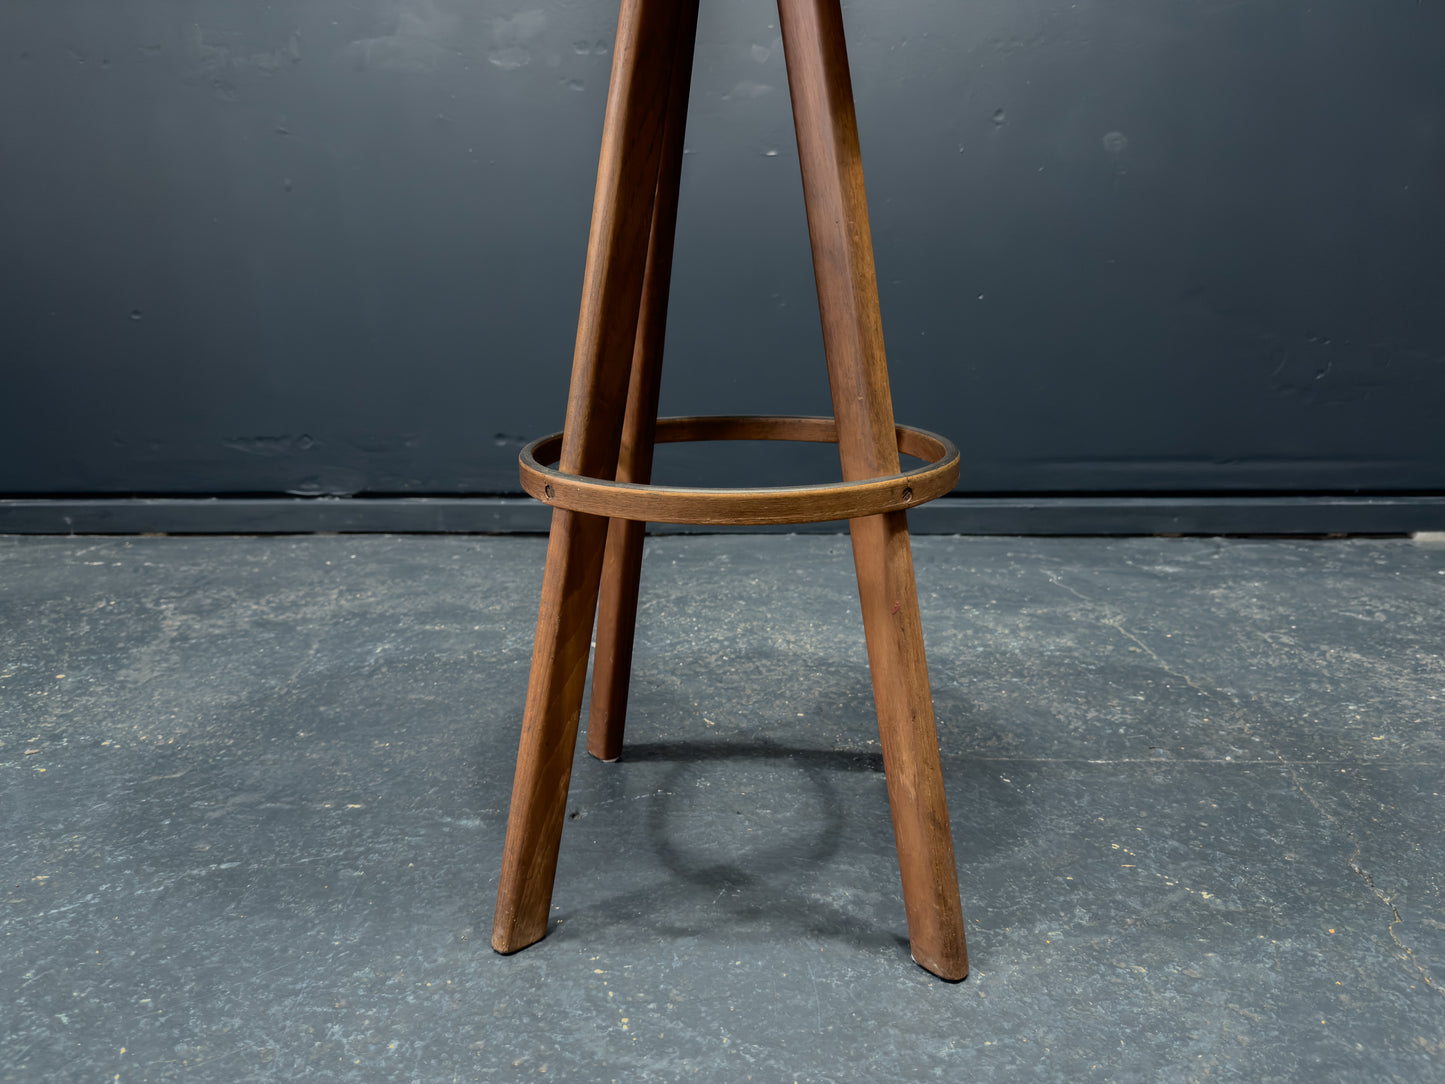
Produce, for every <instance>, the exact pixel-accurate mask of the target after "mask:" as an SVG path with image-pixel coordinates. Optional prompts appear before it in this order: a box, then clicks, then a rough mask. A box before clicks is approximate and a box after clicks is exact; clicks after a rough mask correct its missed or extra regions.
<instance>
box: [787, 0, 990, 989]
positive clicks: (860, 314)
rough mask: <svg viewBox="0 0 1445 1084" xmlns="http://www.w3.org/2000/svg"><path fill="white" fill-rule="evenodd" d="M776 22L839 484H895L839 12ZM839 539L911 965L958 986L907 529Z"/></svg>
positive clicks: (902, 524) (807, 2)
mask: <svg viewBox="0 0 1445 1084" xmlns="http://www.w3.org/2000/svg"><path fill="white" fill-rule="evenodd" d="M778 13H779V16H780V19H781V26H782V32H783V48H784V52H785V55H786V57H787V65H788V84H789V87H790V90H791V93H792V99H793V117H794V121H795V123H796V125H797V130H798V152H799V159H800V161H801V163H802V170H803V191H804V197H805V200H806V203H807V208H808V230H809V234H810V236H811V238H812V243H813V266H814V271H815V273H816V276H817V282H818V303H819V308H820V310H821V312H822V318H823V342H824V347H825V349H826V351H827V355H828V378H829V383H830V384H831V387H832V394H833V411H834V414H835V415H836V417H837V419H838V433H839V450H840V455H841V458H842V465H843V477H844V478H845V479H846V480H850V481H851V480H853V479H858V478H870V477H878V476H880V475H886V474H894V473H897V471H898V444H897V439H896V434H895V432H894V423H893V403H892V398H891V396H890V393H889V388H888V368H887V361H886V358H885V356H884V350H883V330H882V319H881V315H880V312H879V306H878V283H877V278H876V273H875V270H874V265H873V242H872V237H871V235H870V232H869V227H868V204H867V200H866V197H865V194H864V189H863V166H862V160H861V157H860V154H859V149H858V127H857V120H856V118H855V116H854V112H853V89H852V82H851V79H850V77H849V72H848V54H847V48H846V46H845V44H844V38H843V19H842V12H841V9H840V4H839V0H778ZM850 527H851V529H852V535H853V558H854V562H855V564H856V565H857V570H858V594H859V598H860V601H861V603H862V610H863V626H864V631H865V633H866V636H867V639H868V665H869V669H870V671H871V673H872V678H873V696H874V700H875V702H876V704H877V708H878V729H879V733H880V736H881V738H882V746H883V765H884V770H885V771H886V773H887V777H888V801H889V805H890V807H891V809H892V813H893V832H894V838H895V840H896V841H897V844H898V866H899V871H900V873H901V874H902V878H903V900H904V906H905V909H906V910H907V913H908V936H909V941H910V943H911V947H912V952H913V958H914V959H915V960H916V961H918V963H919V964H921V965H922V966H923V967H925V968H927V969H928V970H929V971H932V972H933V973H934V974H936V975H938V976H940V977H941V978H945V979H950V980H958V979H962V978H963V977H964V976H965V975H967V974H968V953H967V950H966V948H965V946H964V931H963V914H962V910H961V908H960V904H959V894H958V876H957V873H956V871H955V866H954V859H953V837H952V834H951V833H950V830H949V824H948V806H947V802H946V800H945V797H944V791H943V769H942V765H941V763H940V760H939V753H938V737H937V733H936V732H935V729H934V720H933V699H932V695H931V693H930V691H929V684H928V664H927V661H926V659H925V658H924V653H923V627H922V621H921V620H920V618H919V612H918V595H917V590H916V588H915V586H914V577H913V557H912V553H911V551H910V547H909V542H908V520H907V515H906V513H904V512H894V513H890V514H888V515H883V516H870V517H868V518H866V519H857V520H853V521H851V524H850Z"/></svg>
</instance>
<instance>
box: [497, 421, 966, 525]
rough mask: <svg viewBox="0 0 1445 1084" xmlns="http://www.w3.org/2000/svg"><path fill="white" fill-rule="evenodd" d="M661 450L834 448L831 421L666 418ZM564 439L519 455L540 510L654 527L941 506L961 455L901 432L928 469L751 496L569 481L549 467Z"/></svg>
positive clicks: (660, 427)
mask: <svg viewBox="0 0 1445 1084" xmlns="http://www.w3.org/2000/svg"><path fill="white" fill-rule="evenodd" d="M654 436H655V440H656V442H657V443H659V444H662V443H669V442H673V441H690V440H796V441H813V442H819V443H837V441H838V439H839V431H838V427H837V424H836V423H835V422H834V421H833V419H832V418H808V417H785V416H768V415H743V416H704V417H691V418H663V419H661V420H659V421H658V422H657V423H656V425H655V432H654ZM560 448H561V436H560V435H559V434H553V435H552V436H550V437H543V438H542V439H541V440H537V441H534V442H533V443H531V444H529V445H527V446H526V447H525V448H523V449H522V454H521V457H520V477H521V481H522V488H523V489H525V490H526V491H527V492H528V493H530V494H531V495H532V496H534V497H536V498H537V499H538V500H540V501H544V502H545V503H547V504H550V505H552V506H554V507H557V508H570V509H572V510H573V511H577V512H586V513H589V514H591V515H602V516H611V517H614V518H616V519H626V520H650V521H652V522H656V523H701V524H718V525H731V526H738V525H744V524H765V523H768V524H772V523H817V522H820V521H823V520H831V519H853V518H855V517H858V516H870V515H879V514H881V513H884V512H891V511H897V510H899V509H907V508H913V507H915V506H917V505H920V504H923V503H924V502H926V501H931V500H933V499H935V498H937V497H941V496H943V495H944V494H946V493H948V492H949V491H950V490H952V489H953V487H954V485H955V484H957V482H958V465H959V454H958V449H957V448H955V447H954V446H953V444H952V443H951V442H950V441H948V440H946V439H945V438H943V437H940V436H938V435H937V434H936V433H929V432H928V431H926V430H923V429H913V428H909V427H905V426H898V427H897V428H896V433H895V456H896V454H897V452H899V451H902V452H904V453H905V454H908V455H912V456H916V457H917V458H919V459H922V460H924V465H923V466H921V467H916V468H914V469H912V470H909V471H904V472H902V473H899V474H891V475H886V476H884V477H881V478H859V479H855V480H854V481H851V482H827V483H820V484H817V485H803V486H767V487H754V488H747V489H727V488H707V489H702V488H692V487H688V486H661V485H640V484H636V483H630V482H623V481H620V480H619V481H604V480H598V479H593V478H580V477H578V476H576V475H571V474H563V473H561V472H560V471H559V470H556V469H553V468H549V467H546V466H543V464H544V463H546V462H548V461H549V460H552V459H555V458H556V456H557V455H558V454H559V451H560Z"/></svg>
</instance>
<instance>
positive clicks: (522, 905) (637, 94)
mask: <svg viewBox="0 0 1445 1084" xmlns="http://www.w3.org/2000/svg"><path fill="white" fill-rule="evenodd" d="M678 18H679V12H678V7H677V5H676V4H675V3H674V2H673V0H624V2H623V4H622V10H621V14H620V16H619V19H618V26H617V40H616V47H615V48H614V50H613V66H612V79H611V84H610V86H609V90H608V98H607V112H606V118H605V121H604V124H603V136H602V153H601V156H600V159H599V163H598V171H597V188H596V196H595V200H594V203H593V209H592V229H591V235H590V238H589V241H588V248H587V266H586V270H585V272H584V275H583V289H582V305H581V313H580V316H579V319H578V325H577V343H576V349H575V352H574V355H573V363H572V383H571V388H570V391H569V395H568V401H567V418H566V428H565V430H564V438H563V441H562V448H561V462H562V464H563V465H565V466H566V467H567V468H568V469H569V470H572V471H576V472H578V473H583V474H588V475H592V476H595V477H611V476H612V474H613V472H614V471H615V470H616V466H617V451H618V442H619V439H620V435H621V427H622V418H623V410H624V407H625V404H626V399H625V396H626V391H627V383H628V370H629V368H630V365H631V361H632V353H633V344H634V342H635V340H636V336H637V320H638V306H639V300H640V297H641V294H642V282H643V276H644V270H645V265H646V259H647V248H648V236H649V234H650V232H651V224H652V205H653V199H654V196H655V193H656V191H657V175H658V165H659V161H660V158H661V150H662V137H663V127H664V122H665V117H666V110H667V95H668V88H669V85H670V82H671V65H672V62H673V58H674V56H675V54H676V42H677V29H678V25H679V24H678ZM606 532H607V521H606V520H605V519H601V518H598V517H596V516H588V515H584V514H581V513H576V512H571V511H565V510H559V511H557V512H555V513H554V514H553V517H552V534H551V538H550V540H549V542H548V546H547V566H546V571H545V573H544V575H543V581H542V600H541V605H540V607H539V610H538V616H537V638H536V642H535V645H534V647H533V653H532V670H531V675H530V678H529V682H528V687H527V702H526V707H525V709H524V712H523V719H522V735H521V740H520V742H519V746H518V750H517V770H516V776H515V779H514V782H513V787H512V804H511V810H510V813H509V815H508V820H507V840H506V844H505V847H504V850H503V855H502V872H501V880H500V883H499V884H498V887H497V907H496V913H495V916H494V919H493V926H492V947H493V948H495V949H496V950H497V951H498V952H504V953H506V952H516V951H517V950H518V949H521V948H525V947H526V946H527V945H529V944H532V943H533V942H534V941H537V940H539V939H540V938H542V937H543V936H545V934H546V932H547V920H548V915H549V912H550V908H551V899H552V885H553V880H554V878H555V875H556V869H557V850H558V846H559V844H560V842H561V835H562V821H563V818H564V816H565V811H566V802H567V787H568V784H569V783H570V781H571V776H572V757H573V752H574V749H575V746H576V740H577V724H578V716H579V715H580V713H581V705H582V692H583V686H584V683H585V679H586V669H587V657H588V653H589V646H590V642H591V633H592V620H593V616H594V614H595V610H596V604H597V589H598V582H599V580H600V577H601V573H602V553H603V544H604V540H605V538H606Z"/></svg>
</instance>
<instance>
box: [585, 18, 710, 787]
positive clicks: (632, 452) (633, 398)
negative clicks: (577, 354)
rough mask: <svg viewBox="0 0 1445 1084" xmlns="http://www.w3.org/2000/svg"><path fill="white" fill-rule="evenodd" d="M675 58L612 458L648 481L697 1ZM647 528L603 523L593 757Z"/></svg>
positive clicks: (617, 738) (614, 721) (625, 473)
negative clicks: (629, 371) (624, 401)
mask: <svg viewBox="0 0 1445 1084" xmlns="http://www.w3.org/2000/svg"><path fill="white" fill-rule="evenodd" d="M678 7H679V8H680V9H681V12H680V16H679V18H680V21H681V25H680V26H679V27H678V48H677V62H676V64H675V65H674V66H673V73H672V88H671V91H670V93H669V95H668V106H667V126H666V130H665V133H664V135H663V140H662V164H661V167H660V169H659V171H658V177H657V196H656V198H655V200H654V201H653V206H652V236H651V239H650V241H649V244H648V250H647V273H646V276H645V277H644V280H643V285H642V312H641V314H640V316H639V317H638V322H637V343H636V346H635V347H634V350H633V355H632V378H631V383H630V384H629V385H628V389H627V415H626V418H625V419H624V421H623V423H622V446H621V448H620V450H619V452H618V456H617V480H618V481H619V482H638V483H646V482H648V481H651V479H652V447H653V436H654V434H655V433H656V430H657V399H658V394H659V391H660V389H661V387H662V353H663V341H664V339H665V338H666V333H667V297H668V290H669V287H670V285H671V282H672V245H673V237H674V235H675V234H676V232H677V201H678V188H679V185H680V183H681V180H682V151H683V142H684V140H683V136H684V134H685V132H686V130H687V101H688V92H689V90H690V88H691V84H692V56H693V49H694V47H695V46H696V42H697V12H698V0H682V2H680V3H679V4H678ZM646 527H647V525H646V524H645V523H642V522H640V521H638V520H629V519H614V520H612V521H611V522H610V523H609V525H608V528H607V554H606V557H605V559H604V562H603V566H602V593H601V596H600V598H599V599H598V603H597V638H596V639H597V650H596V652H595V654H594V656H593V661H592V697H591V700H590V702H589V707H588V712H587V751H588V752H589V753H591V754H592V755H593V756H594V757H596V758H597V759H598V760H616V759H617V758H618V757H620V756H621V755H622V731H623V726H624V725H625V723H626V721H627V687H628V684H629V682H630V679H631V676H632V639H633V633H634V632H635V630H636V627H637V591H638V586H639V584H640V582H641V580H642V543H643V536H644V535H645V533H646Z"/></svg>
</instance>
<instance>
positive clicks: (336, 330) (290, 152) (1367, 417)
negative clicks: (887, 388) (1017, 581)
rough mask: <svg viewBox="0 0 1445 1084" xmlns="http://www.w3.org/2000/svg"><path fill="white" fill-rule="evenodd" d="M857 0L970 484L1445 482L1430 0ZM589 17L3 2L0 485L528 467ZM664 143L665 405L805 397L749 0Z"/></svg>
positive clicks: (880, 156) (558, 397) (933, 346)
mask: <svg viewBox="0 0 1445 1084" xmlns="http://www.w3.org/2000/svg"><path fill="white" fill-rule="evenodd" d="M846 11H847V16H848V26H849V33H850V42H851V47H852V55H853V63H854V71H855V83H856V91H857V95H858V111H859V120H860V127H861V132H862V139H863V147H864V153H865V160H866V165H867V169H868V178H869V193H870V200H871V205H872V208H873V226H874V234H875V241H876V249H877V259H878V265H879V276H880V281H881V284H882V292H883V306H884V320H885V329H886V334H887V337H888V342H889V348H890V358H891V362H892V366H893V378H894V389H895V402H896V406H897V412H898V415H899V417H900V419H901V420H904V421H909V422H912V423H915V424H919V425H923V426H925V427H928V428H932V429H937V430H939V431H941V432H944V433H947V434H950V435H951V436H953V437H954V439H955V440H956V441H957V442H958V443H959V444H960V446H961V447H962V448H963V450H964V453H965V461H966V462H965V468H964V473H963V480H962V483H961V488H962V490H964V491H967V492H974V493H1015V494H1030V493H1046V492H1067V493H1097V492H1115V493H1119V492H1133V493H1158V492H1176V493H1181V492H1183V493H1187V492H1233V493H1240V492H1244V493H1249V492H1263V491H1275V492H1286V493H1315V492H1341V491H1351V490H1362V491H1378V492H1406V491H1415V492H1427V493H1429V492H1433V493H1441V492H1445V442H1442V440H1441V437H1440V432H1441V422H1442V415H1445V409H1442V408H1445V251H1442V238H1445V62H1442V59H1441V58H1442V45H1445V5H1442V4H1440V3H1436V2H1433V0H1426V2H1423V3H1416V2H1413V0H1399V2H1393V0H1387V2H1381V3H1362V2H1360V0H1309V2H1305V0H971V2H969V3H961V2H959V0H867V2H864V0H854V2H853V3H850V4H848V5H846ZM614 20H615V4H614V3H612V2H611V0H587V2H579V0H570V2H551V3H545V4H540V5H537V6H532V7H528V6H525V5H524V4H519V3H517V2H504V0H306V2H302V0H276V2H272V3H269V4H254V3H246V4H240V3H235V2H233V0H44V2H40V0H15V2H10V3H6V4H4V5H3V6H0V50H3V52H0V140H3V145H0V147H3V149H0V154H3V170H0V351H3V370H4V371H3V385H0V493H8V494H10V495H12V496H24V495H59V494H116V493H121V494H124V493H151V494H237V493H251V494H266V493H306V494H318V493H329V494H352V493H372V494H376V493H391V494H455V493H504V492H516V491H517V485H516V477H515V466H514V464H515V452H516V445H517V443H518V442H519V441H520V440H521V438H523V437H530V436H533V435H538V434H540V433H542V432H546V431H548V430H551V429H555V428H557V427H558V426H559V424H560V419H561V415H562V408H563V401H564V397H565V389H566V376H567V370H568V366H569V364H570V350H571V345H572V338H573V327H574V322H575V318H576V308H577V299H578V290H579V285H580V275H581V267H582V260H583V254H584V247H585V242H586V234H587V220H588V215H589V210H590V192H591V186H592V181H593V175H594V169H595V160H596V151H597V144H598V136H599V132H600V125H601V115H602V108H603V97H604V93H605V89H606V80H607V73H608V68H609V65H610V61H611V57H610V49H609V46H610V44H611V38H612V33H613V29H614ZM688 144H689V149H690V153H689V155H688V158H687V168H686V176H685V179H684V205H683V210H682V221H681V225H680V235H679V241H678V258H677V273H676V284H675V288H674V294H673V298H674V304H673V312H672V320H671V323H670V330H669V348H670V354H669V359H670V360H669V368H668V376H667V381H666V386H665V389H664V396H663V398H664V403H663V407H664V410H666V411H668V412H673V413H677V412H721V411H734V410H737V411H774V410H779V411H794V410H796V411H807V412H819V413H823V412H827V410H828V399H827V391H826V378H825V374H824V370H823V364H822V359H821V340H820V336H819V333H818V328H817V317H816V309H815V307H814V295H813V288H812V282H811V270H810V266H809V263H808V244H807V234H806V226H805V223H804V219H803V211H802V205H801V188H800V184H799V179H798V171H797V156H796V151H795V148H794V144H793V137H792V131H791V118H790V114H789V112H788V103H787V93H786V82H785V75H784V69H783V62H782V55H781V44H780V41H779V39H778V36H777V30H776V11H775V8H774V7H773V6H772V4H771V3H770V2H768V0H705V2H704V7H703V25H702V29H701V44H700V47H699V56H698V64H697V71H696V78H695V82H694V96H693V110H692V117H691V127H690V135H689V140H688ZM669 462H670V464H671V466H670V468H669V469H671V470H672V471H673V472H674V476H675V477H702V476H704V475H708V474H709V471H708V469H705V468H706V466H707V464H708V463H711V464H712V466H713V467H714V468H717V469H714V470H713V471H712V473H713V474H716V473H717V470H720V469H721V467H727V468H728V474H729V476H730V477H731V478H732V479H733V480H734V481H740V480H742V476H743V475H746V476H747V477H749V478H752V479H754V480H759V481H775V480H778V478H780V477H781V476H782V475H780V474H779V473H778V472H777V471H774V470H771V469H769V468H768V467H767V466H766V464H765V460H764V459H763V458H762V457H758V456H754V457H751V458H748V457H746V456H743V457H741V458H739V459H736V460H734V459H721V458H719V457H717V456H716V455H715V454H712V453H709V454H707V455H702V454H693V455H691V456H688V455H682V456H681V457H675V458H674V459H673V460H670V461H669ZM796 469H806V470H808V471H815V470H824V469H825V468H823V467H820V466H817V465H816V464H815V463H813V462H805V463H803V465H802V466H801V467H798V468H796ZM826 469H829V470H831V468H826ZM789 476H790V477H791V476H792V475H789Z"/></svg>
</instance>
